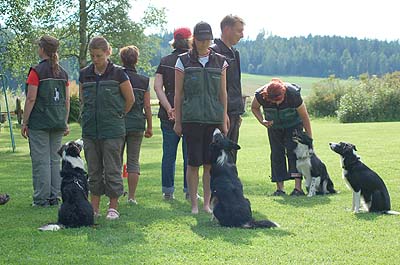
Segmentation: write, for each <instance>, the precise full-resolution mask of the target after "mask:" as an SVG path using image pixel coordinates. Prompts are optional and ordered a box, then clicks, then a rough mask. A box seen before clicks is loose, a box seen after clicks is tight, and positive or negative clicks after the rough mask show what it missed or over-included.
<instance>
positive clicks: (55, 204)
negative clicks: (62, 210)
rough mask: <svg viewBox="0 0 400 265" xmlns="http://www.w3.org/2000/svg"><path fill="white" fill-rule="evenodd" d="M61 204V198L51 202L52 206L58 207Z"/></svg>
mask: <svg viewBox="0 0 400 265" xmlns="http://www.w3.org/2000/svg"><path fill="white" fill-rule="evenodd" d="M59 203H60V199H59V198H56V199H51V200H49V204H50V206H58V204H59Z"/></svg>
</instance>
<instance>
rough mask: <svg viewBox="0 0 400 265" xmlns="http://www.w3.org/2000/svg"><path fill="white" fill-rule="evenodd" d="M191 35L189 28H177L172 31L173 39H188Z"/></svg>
mask: <svg viewBox="0 0 400 265" xmlns="http://www.w3.org/2000/svg"><path fill="white" fill-rule="evenodd" d="M191 36H192V32H191V31H190V29H189V28H177V29H175V31H174V39H175V40H179V39H189V38H190V37H191Z"/></svg>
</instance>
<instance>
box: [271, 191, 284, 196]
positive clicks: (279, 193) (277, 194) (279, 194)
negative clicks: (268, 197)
mask: <svg viewBox="0 0 400 265" xmlns="http://www.w3.org/2000/svg"><path fill="white" fill-rule="evenodd" d="M283 195H286V192H284V191H283V190H276V191H275V192H274V193H273V194H272V196H283Z"/></svg>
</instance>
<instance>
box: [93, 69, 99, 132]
mask: <svg viewBox="0 0 400 265" xmlns="http://www.w3.org/2000/svg"><path fill="white" fill-rule="evenodd" d="M99 86H100V76H99V75H97V74H96V109H95V110H94V111H95V113H96V115H94V118H95V121H96V139H99V128H98V127H99V125H98V124H99V123H98V122H97V115H98V111H97V105H98V104H99V98H98V91H99Z"/></svg>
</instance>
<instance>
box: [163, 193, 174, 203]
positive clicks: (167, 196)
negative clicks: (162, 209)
mask: <svg viewBox="0 0 400 265" xmlns="http://www.w3.org/2000/svg"><path fill="white" fill-rule="evenodd" d="M163 198H164V200H166V201H171V200H173V199H175V197H174V194H173V193H163Z"/></svg>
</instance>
